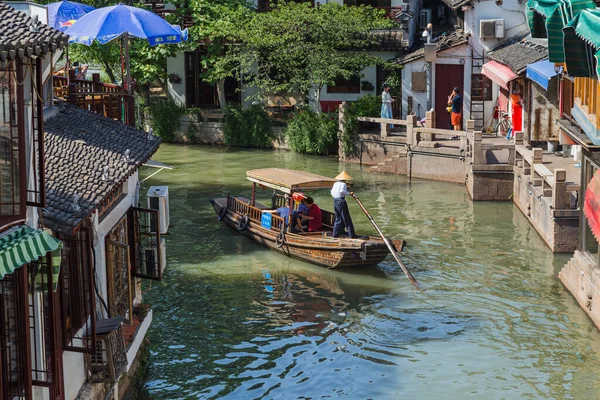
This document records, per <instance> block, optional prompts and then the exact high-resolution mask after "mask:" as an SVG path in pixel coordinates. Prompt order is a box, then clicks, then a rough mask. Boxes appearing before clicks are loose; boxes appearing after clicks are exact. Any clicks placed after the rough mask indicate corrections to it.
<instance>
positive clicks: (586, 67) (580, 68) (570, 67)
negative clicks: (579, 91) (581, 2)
mask: <svg viewBox="0 0 600 400" xmlns="http://www.w3.org/2000/svg"><path fill="white" fill-rule="evenodd" d="M564 34H565V41H564V43H565V63H566V65H567V72H568V73H569V75H570V76H573V77H587V78H593V77H596V75H597V61H596V57H597V55H598V50H599V49H600V10H599V9H594V10H583V11H581V12H580V13H579V14H577V15H576V16H575V18H573V20H571V22H569V24H568V25H567V26H566V27H565V28H564Z"/></svg>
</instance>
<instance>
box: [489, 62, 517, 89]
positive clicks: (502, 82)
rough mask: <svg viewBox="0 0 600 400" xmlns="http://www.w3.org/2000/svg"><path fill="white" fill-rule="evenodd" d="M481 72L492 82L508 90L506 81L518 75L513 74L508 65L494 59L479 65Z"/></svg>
mask: <svg viewBox="0 0 600 400" xmlns="http://www.w3.org/2000/svg"><path fill="white" fill-rule="evenodd" d="M481 73H482V74H483V75H485V76H487V77H488V78H489V79H490V80H491V81H492V82H494V83H496V84H497V85H499V86H501V87H503V88H504V89H506V90H508V82H510V81H512V80H513V79H515V78H518V75H517V74H515V73H514V72H513V71H512V70H511V69H510V68H509V67H507V66H506V65H502V64H500V63H499V62H496V61H490V62H487V63H485V64H483V66H482V67H481Z"/></svg>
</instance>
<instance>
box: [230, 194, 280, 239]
mask: <svg viewBox="0 0 600 400" xmlns="http://www.w3.org/2000/svg"><path fill="white" fill-rule="evenodd" d="M227 208H229V209H230V210H232V211H234V212H236V213H238V214H241V215H247V216H248V218H249V219H250V220H251V221H253V222H256V223H257V224H260V223H261V219H262V213H263V210H261V209H260V208H257V207H254V206H253V205H251V204H248V203H245V202H243V201H241V200H239V199H236V198H235V197H232V196H228V197H227ZM283 225H284V223H283V218H281V217H279V216H277V215H274V214H273V219H272V220H271V230H275V231H278V232H279V231H280V230H281V227H282V226H283Z"/></svg>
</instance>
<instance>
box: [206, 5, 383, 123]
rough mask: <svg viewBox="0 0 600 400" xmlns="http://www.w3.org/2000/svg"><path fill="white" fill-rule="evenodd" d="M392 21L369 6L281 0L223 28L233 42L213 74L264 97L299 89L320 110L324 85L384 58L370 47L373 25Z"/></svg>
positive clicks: (222, 30)
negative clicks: (232, 78)
mask: <svg viewBox="0 0 600 400" xmlns="http://www.w3.org/2000/svg"><path fill="white" fill-rule="evenodd" d="M392 25H393V23H392V22H391V21H390V20H389V19H387V18H385V17H384V12H383V11H382V10H377V9H373V8H371V7H365V6H360V7H348V6H342V5H339V4H337V3H333V2H330V3H327V4H323V5H320V6H317V7H312V6H311V5H310V4H308V3H306V2H304V3H294V2H278V4H277V5H276V6H275V8H274V9H273V10H272V11H271V12H267V13H253V14H252V15H251V16H249V17H248V18H246V19H242V20H240V21H238V22H237V23H236V21H232V22H231V23H229V24H224V25H223V26H221V27H220V29H221V30H220V36H221V37H223V38H225V39H227V40H228V42H229V43H235V44H234V45H230V46H228V47H227V51H226V54H225V55H224V56H223V57H220V58H218V59H217V60H215V62H214V64H213V69H212V71H211V72H210V73H209V76H210V77H211V79H217V78H224V77H226V76H235V77H237V78H238V79H242V78H243V80H244V82H245V83H246V84H248V85H250V86H254V87H256V88H258V89H259V94H258V96H261V97H264V96H265V95H268V94H271V93H274V92H288V93H296V94H299V95H300V96H301V97H302V98H303V99H304V100H305V101H309V102H310V103H311V104H312V105H313V107H314V109H315V110H316V111H320V93H321V90H322V88H323V87H324V86H325V85H333V84H334V83H335V80H336V79H339V78H342V79H349V78H351V77H353V76H357V75H360V73H361V72H360V71H361V70H363V69H364V68H365V67H367V66H370V65H376V64H379V63H381V62H382V60H381V59H380V58H379V57H377V56H374V55H371V54H370V53H369V52H368V51H366V50H369V49H373V48H374V47H373V46H374V45H375V42H376V41H375V37H374V35H373V34H372V32H373V31H374V30H376V29H385V28H389V27H391V26H392Z"/></svg>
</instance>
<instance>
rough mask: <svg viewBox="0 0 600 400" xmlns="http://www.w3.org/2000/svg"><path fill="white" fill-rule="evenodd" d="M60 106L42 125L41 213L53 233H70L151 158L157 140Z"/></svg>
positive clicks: (77, 109) (129, 128) (128, 128)
mask: <svg viewBox="0 0 600 400" xmlns="http://www.w3.org/2000/svg"><path fill="white" fill-rule="evenodd" d="M60 107H61V109H60V111H59V112H58V114H57V115H56V116H54V117H52V118H50V119H48V120H47V121H45V124H44V126H45V130H46V135H45V137H44V146H45V150H46V160H45V171H46V198H47V205H46V208H45V209H44V214H43V215H44V223H45V224H46V225H47V226H48V227H50V228H51V229H52V230H54V231H57V232H71V231H72V230H73V229H74V228H75V227H77V226H78V225H79V224H80V223H81V222H82V221H83V220H84V219H85V218H87V217H88V216H89V215H90V214H91V213H92V212H93V211H94V210H95V209H96V208H98V206H99V205H100V204H101V203H102V201H103V200H104V199H106V198H107V197H108V196H109V195H110V194H111V192H113V191H114V190H115V189H117V188H118V187H119V185H122V184H123V182H124V181H125V180H126V179H127V178H128V177H129V176H131V175H132V174H133V173H134V172H135V171H136V170H137V169H138V168H139V167H140V166H141V165H142V164H143V163H144V162H146V161H147V160H148V159H149V158H150V157H151V156H152V154H154V152H155V151H156V150H157V149H158V146H159V145H160V138H159V137H157V136H154V135H151V134H148V133H146V132H144V131H142V130H139V129H135V128H133V127H130V126H127V125H125V124H122V123H121V122H119V121H114V120H112V119H109V118H105V117H103V116H101V115H99V114H96V113H92V112H90V111H86V110H82V109H79V108H76V107H74V106H71V105H63V106H60ZM127 150H129V151H130V154H129V160H130V161H129V162H127V161H126V159H125V156H124V155H125V153H126V151H127ZM106 166H108V177H103V174H104V170H105V167H106ZM106 178H107V179H106ZM74 201H76V205H74Z"/></svg>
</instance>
